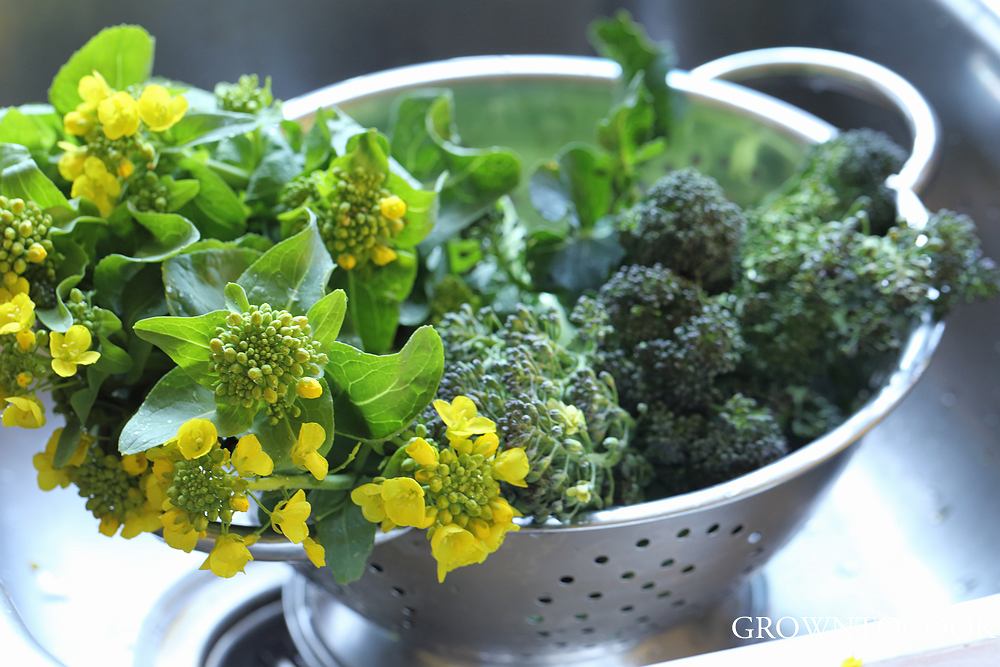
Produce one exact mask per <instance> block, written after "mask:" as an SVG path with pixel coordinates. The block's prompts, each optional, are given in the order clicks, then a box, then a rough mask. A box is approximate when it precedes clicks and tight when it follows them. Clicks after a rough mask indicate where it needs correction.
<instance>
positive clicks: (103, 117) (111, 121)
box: [97, 92, 139, 140]
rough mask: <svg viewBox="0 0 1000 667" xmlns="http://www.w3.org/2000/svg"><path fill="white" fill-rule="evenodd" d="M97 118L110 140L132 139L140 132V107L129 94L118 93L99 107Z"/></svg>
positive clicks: (102, 101) (107, 98)
mask: <svg viewBox="0 0 1000 667" xmlns="http://www.w3.org/2000/svg"><path fill="white" fill-rule="evenodd" d="M97 118H98V119H99V120H100V121H101V127H102V128H103V129H104V136H106V137H107V138H108V139H111V140H114V139H121V138H122V137H130V136H132V135H133V134H135V133H136V132H138V131H139V105H138V104H137V103H136V101H135V100H134V99H133V98H132V96H131V95H129V94H128V93H123V92H117V93H114V94H112V95H111V96H110V97H106V98H104V99H103V100H101V101H100V103H99V104H98V105H97Z"/></svg>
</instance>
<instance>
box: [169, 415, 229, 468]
mask: <svg viewBox="0 0 1000 667" xmlns="http://www.w3.org/2000/svg"><path fill="white" fill-rule="evenodd" d="M218 441H219V432H218V431H217V430H216V429H215V424H213V423H212V422H210V421H208V420H207V419H199V418H196V419H189V420H188V421H186V422H184V423H183V424H181V427H180V428H179V429H177V448H178V449H180V450H181V454H183V455H184V458H186V459H188V460H191V459H196V458H199V457H202V456H204V455H205V454H208V453H209V452H210V451H211V450H212V447H214V446H215V444H216V443H217V442H218Z"/></svg>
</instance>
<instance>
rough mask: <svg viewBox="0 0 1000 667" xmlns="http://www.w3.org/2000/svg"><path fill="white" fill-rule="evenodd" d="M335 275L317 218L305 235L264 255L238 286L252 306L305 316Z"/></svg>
mask: <svg viewBox="0 0 1000 667" xmlns="http://www.w3.org/2000/svg"><path fill="white" fill-rule="evenodd" d="M311 215H312V214H310V216H311ZM332 272H333V260H331V259H330V254H329V253H328V252H327V251H326V246H325V245H324V244H323V239H322V237H320V235H319V228H318V227H317V226H316V221H315V219H314V218H313V219H312V220H310V222H309V224H308V225H307V226H306V228H305V229H303V230H302V231H301V232H299V233H298V234H296V235H294V236H292V237H289V238H288V239H285V240H284V241H282V242H281V243H279V244H277V245H276V246H274V247H273V248H271V249H270V250H268V251H267V252H265V253H264V254H263V255H261V256H260V259H258V260H257V261H256V262H254V263H253V264H252V265H251V266H250V268H248V269H247V270H246V271H244V272H243V275H241V276H240V278H239V280H237V281H236V282H238V283H239V284H240V285H242V286H243V288H244V289H245V290H246V291H247V296H248V297H249V299H250V302H251V303H256V304H261V303H269V304H271V306H272V307H273V308H280V309H284V310H288V311H290V312H292V313H299V314H301V313H306V312H308V311H309V309H310V308H311V307H312V305H313V304H314V303H316V302H317V301H319V300H320V299H321V298H323V296H324V295H325V294H326V286H327V283H329V282H330V274H331V273H332Z"/></svg>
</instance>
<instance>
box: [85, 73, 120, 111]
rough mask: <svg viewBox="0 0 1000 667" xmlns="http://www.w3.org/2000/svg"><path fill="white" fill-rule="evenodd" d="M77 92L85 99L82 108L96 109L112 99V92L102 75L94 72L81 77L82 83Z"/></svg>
mask: <svg viewBox="0 0 1000 667" xmlns="http://www.w3.org/2000/svg"><path fill="white" fill-rule="evenodd" d="M76 92H78V93H79V94H80V97H81V98H83V103H82V104H81V105H80V106H81V107H82V108H84V109H96V108H97V105H98V104H100V103H101V102H103V101H104V100H105V99H107V98H109V97H111V93H112V90H111V86H109V85H108V82H107V81H105V80H104V77H103V76H101V73H100V72H98V71H97V70H94V71H93V72H91V73H90V74H88V75H86V76H84V77H81V79H80V82H79V83H78V84H77V85H76Z"/></svg>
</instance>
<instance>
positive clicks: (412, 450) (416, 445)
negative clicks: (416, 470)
mask: <svg viewBox="0 0 1000 667" xmlns="http://www.w3.org/2000/svg"><path fill="white" fill-rule="evenodd" d="M406 453H407V454H408V455H409V456H410V458H411V459H413V460H414V461H416V462H417V463H419V464H420V465H422V466H433V465H437V462H438V453H437V450H436V449H434V448H433V447H431V446H430V443H428V442H427V441H426V440H424V439H423V438H414V439H413V440H410V444H408V445H407V446H406Z"/></svg>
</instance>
